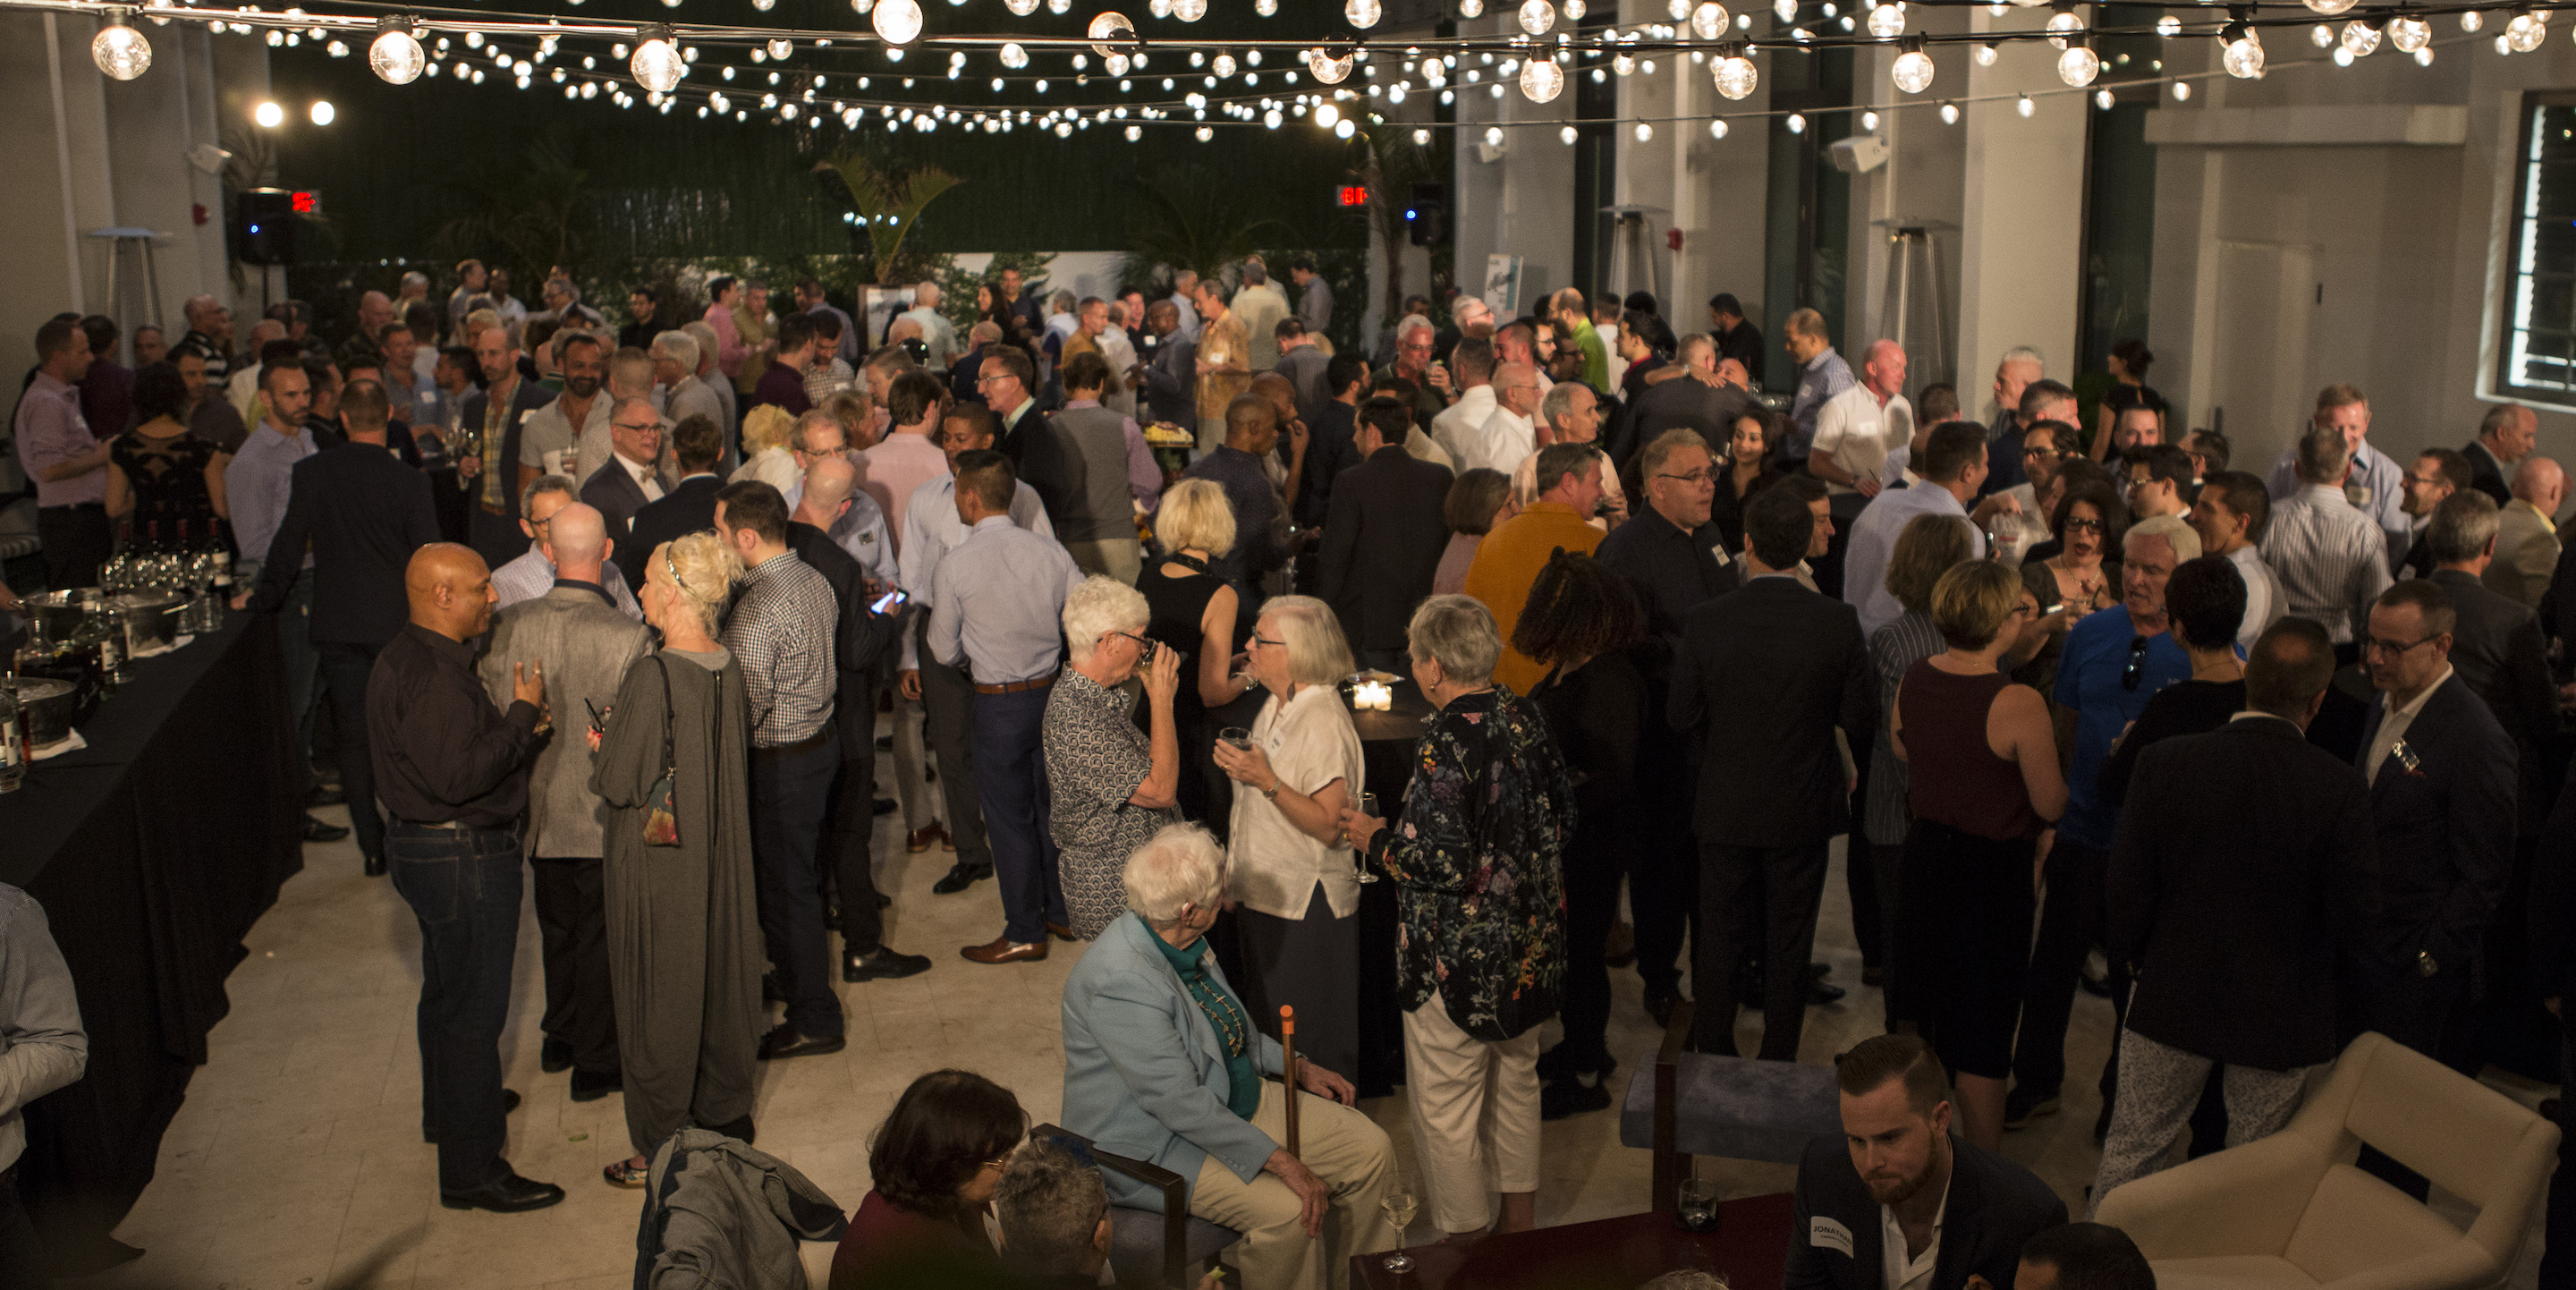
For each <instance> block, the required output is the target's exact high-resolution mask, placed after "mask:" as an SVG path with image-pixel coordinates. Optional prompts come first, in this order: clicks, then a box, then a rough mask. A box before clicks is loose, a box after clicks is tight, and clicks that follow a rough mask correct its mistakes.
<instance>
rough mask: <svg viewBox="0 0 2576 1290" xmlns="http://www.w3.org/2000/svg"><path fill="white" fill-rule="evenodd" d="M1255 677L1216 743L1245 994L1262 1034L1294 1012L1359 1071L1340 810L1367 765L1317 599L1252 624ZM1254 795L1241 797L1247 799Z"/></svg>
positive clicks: (1308, 1043)
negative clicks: (1247, 699) (1242, 709)
mask: <svg viewBox="0 0 2576 1290" xmlns="http://www.w3.org/2000/svg"><path fill="white" fill-rule="evenodd" d="M1248 670H1249V671H1250V673H1251V675H1252V679H1253V680H1255V681H1257V682H1259V683H1260V684H1261V688H1263V689H1265V690H1268V691H1269V692H1270V698H1269V699H1268V701H1266V702H1264V703H1263V704H1262V705H1261V714H1260V715H1259V716H1257V717H1255V718H1253V721H1252V729H1251V731H1250V732H1249V734H1250V738H1249V739H1248V740H1246V741H1245V742H1242V743H1229V742H1228V741H1226V740H1225V739H1223V738H1220V739H1218V740H1217V742H1216V749H1215V756H1216V764H1217V765H1219V766H1221V767H1223V768H1224V769H1225V773H1226V775H1227V776H1228V777H1229V778H1231V779H1233V780H1234V782H1235V783H1236V784H1238V785H1241V786H1242V787H1241V788H1238V789H1237V790H1236V791H1235V794H1234V813H1233V827H1232V829H1231V830H1230V832H1229V834H1228V843H1227V845H1228V847H1229V848H1230V853H1231V856H1232V859H1233V868H1234V899H1235V901H1236V904H1237V905H1238V906H1239V908H1238V910H1237V913H1236V919H1237V921H1236V928H1237V932H1238V934H1239V936H1240V940H1241V945H1242V952H1243V975H1244V982H1243V987H1244V993H1245V995H1246V996H1247V997H1249V998H1250V999H1251V1000H1252V1004H1253V1011H1254V1014H1255V1019H1256V1020H1257V1021H1258V1022H1259V1024H1260V1026H1261V1028H1262V1029H1263V1030H1264V1031H1274V1030H1275V1029H1276V1028H1277V1026H1278V1024H1279V1008H1280V1006H1281V1005H1283V1004H1285V1005H1288V1006H1291V1007H1294V1008H1295V1009H1296V1010H1297V1034H1298V1037H1299V1044H1300V1046H1301V1047H1302V1048H1304V1049H1305V1050H1306V1051H1307V1052H1308V1053H1310V1054H1312V1055H1313V1056H1314V1058H1315V1060H1317V1061H1319V1062H1322V1063H1324V1064H1325V1065H1326V1066H1330V1067H1333V1068H1335V1069H1337V1070H1352V1069H1356V1068H1357V1066H1358V1064H1359V1052H1360V1031H1359V970H1358V969H1359V911H1360V876H1359V867H1358V865H1357V863H1356V862H1355V858H1354V857H1353V855H1352V853H1351V845H1350V842H1349V841H1348V840H1347V839H1345V838H1344V837H1343V836H1342V808H1343V807H1344V806H1347V805H1351V804H1354V803H1356V802H1358V801H1359V793H1360V786H1361V781H1362V777H1363V768H1362V766H1361V763H1360V736H1359V732H1358V731H1357V730H1355V729H1353V728H1352V727H1351V712H1350V709H1349V708H1348V707H1347V706H1345V705H1344V704H1343V703H1342V696H1341V689H1340V685H1339V682H1340V681H1341V679H1342V678H1343V677H1345V676H1347V675H1349V674H1350V671H1351V649H1350V646H1349V645H1347V644H1345V643H1343V640H1342V625H1341V620H1340V619H1339V618H1337V617H1335V616H1334V614H1333V611H1332V609H1331V608H1330V607H1329V606H1327V605H1325V603H1324V602H1323V601H1320V600H1317V599H1315V598H1314V597H1312V596H1281V597H1279V598H1278V599H1275V600H1272V601H1270V602H1268V603H1267V604H1265V605H1263V606H1262V608H1261V617H1260V619H1259V620H1258V621H1256V622H1255V623H1254V624H1253V626H1252V662H1251V665H1250V667H1249V669H1248ZM1247 790H1248V791H1247Z"/></svg>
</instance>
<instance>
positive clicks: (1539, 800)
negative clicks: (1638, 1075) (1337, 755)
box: [1342, 596, 1574, 1237]
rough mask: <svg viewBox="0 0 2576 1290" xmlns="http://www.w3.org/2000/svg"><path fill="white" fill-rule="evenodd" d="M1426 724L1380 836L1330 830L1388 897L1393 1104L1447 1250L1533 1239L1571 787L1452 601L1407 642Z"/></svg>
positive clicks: (1477, 617) (1431, 605)
mask: <svg viewBox="0 0 2576 1290" xmlns="http://www.w3.org/2000/svg"><path fill="white" fill-rule="evenodd" d="M1406 639H1407V642H1408V644H1407V648H1408V649H1409V650H1410V651H1411V652H1412V655H1413V679H1414V680H1415V681H1416V682H1417V683H1419V684H1420V685H1421V686H1422V693H1423V695H1424V696H1425V697H1426V698H1429V699H1430V700H1431V704H1432V706H1433V707H1434V708H1436V709H1438V713H1437V715H1435V716H1434V717H1433V718H1432V721H1431V724H1430V725H1429V727H1428V728H1427V729H1425V730H1424V731H1423V732H1422V742H1421V744H1420V745H1419V746H1418V747H1417V748H1416V750H1415V752H1414V772H1413V785H1414V787H1413V789H1412V790H1411V791H1408V792H1407V793H1406V794H1405V799H1404V815H1403V818H1402V819H1401V820H1400V821H1398V822H1397V827H1395V828H1391V829H1390V828H1388V827H1387V821H1385V820H1382V819H1373V818H1370V817H1369V816H1366V815H1362V814H1360V813H1358V812H1356V811H1345V812H1343V814H1342V826H1343V828H1344V829H1345V830H1346V831H1347V832H1348V833H1349V835H1350V838H1351V841H1352V842H1353V843H1354V844H1355V845H1357V846H1358V847H1359V848H1360V849H1361V850H1362V851H1363V852H1364V853H1366V854H1367V855H1368V856H1369V857H1370V858H1371V859H1373V860H1375V861H1376V862H1377V864H1378V866H1379V867H1380V868H1381V869H1383V870H1385V872H1386V876H1387V877H1388V878H1390V879H1392V880H1394V882H1395V890H1396V900H1397V910H1398V913H1399V914H1400V916H1401V917H1402V919H1403V932H1402V936H1401V938H1400V939H1398V941H1397V942H1396V946H1397V949H1396V955H1397V957H1396V1002H1397V1004H1398V1005H1399V1006H1401V1007H1402V1008H1403V1009H1404V1010H1405V1013H1404V1074H1405V1097H1406V1099H1407V1100H1408V1101H1409V1102H1410V1103H1411V1104H1412V1106H1411V1109H1412V1117H1411V1118H1412V1121H1413V1141H1414V1158H1415V1160H1416V1161H1417V1162H1418V1163H1419V1164H1420V1166H1421V1169H1422V1177H1423V1182H1424V1186H1425V1188H1426V1189H1427V1190H1428V1191H1429V1193H1430V1207H1431V1218H1432V1221H1434V1222H1436V1223H1438V1224H1439V1225H1440V1230H1442V1231H1444V1232H1448V1233H1450V1234H1451V1235H1453V1236H1462V1237H1463V1236H1472V1235H1475V1234H1478V1233H1481V1232H1483V1231H1485V1230H1486V1228H1487V1227H1488V1226H1489V1225H1491V1224H1492V1223H1493V1221H1494V1202H1493V1193H1494V1192H1496V1191H1499V1192H1501V1193H1502V1223H1501V1225H1500V1227H1499V1228H1497V1229H1496V1230H1498V1231H1504V1232H1522V1231H1527V1230H1529V1229H1530V1228H1532V1227H1535V1226H1537V1223H1538V1214H1537V1200H1538V1123H1539V1079H1538V1025H1539V1023H1540V1022H1543V1021H1545V1020H1547V1019H1548V1018H1550V1017H1552V1016H1555V1015H1556V1010H1557V1005H1558V1004H1559V1002H1560V1001H1561V1000H1562V999H1563V996H1564V990H1565V878H1564V871H1563V857H1564V854H1565V848H1566V844H1567V842H1568V841H1569V840H1570V839H1571V838H1572V836H1573V833H1574V785H1573V782H1572V777H1571V776H1569V775H1568V774H1567V773H1566V769H1565V763H1564V761H1563V760H1562V759H1561V758H1560V757H1559V756H1558V754H1557V750H1556V744H1555V741H1554V740H1553V739H1551V738H1550V737H1549V735H1548V729H1547V723H1546V721H1545V720H1544V719H1542V718H1541V717H1540V715H1539V712H1538V709H1537V708H1536V707H1535V706H1534V705H1533V704H1532V703H1531V702H1530V701H1529V700H1527V699H1524V698H1521V697H1520V696H1518V695H1516V694H1513V693H1512V692H1511V690H1510V688H1509V687H1507V686H1499V685H1496V684H1494V661H1495V660H1496V659H1497V658H1500V657H1501V656H1502V652H1503V642H1502V638H1501V636H1500V634H1498V633H1497V632H1496V631H1495V629H1494V616H1493V614H1492V613H1491V612H1489V611H1488V610H1487V609H1486V608H1485V606H1484V605H1483V604H1482V603H1480V602H1478V601H1476V600H1474V599H1472V598H1470V597H1467V596H1433V597H1432V598H1430V599H1429V600H1425V601H1423V602H1422V607H1421V608H1419V609H1416V610H1414V611H1413V622H1412V624H1411V625H1410V626H1409V627H1408V628H1407V629H1406Z"/></svg>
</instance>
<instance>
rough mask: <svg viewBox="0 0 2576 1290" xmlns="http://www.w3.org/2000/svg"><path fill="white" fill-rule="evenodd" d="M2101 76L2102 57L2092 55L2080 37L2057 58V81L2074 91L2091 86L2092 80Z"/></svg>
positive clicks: (2087, 43) (2089, 48) (2091, 48)
mask: <svg viewBox="0 0 2576 1290" xmlns="http://www.w3.org/2000/svg"><path fill="white" fill-rule="evenodd" d="M2101 74H2102V56H2101V55H2099V54H2096V53H2094V52H2093V47H2092V45H2091V44H2090V43H2089V42H2087V41H2086V40H2085V38H2084V37H2082V36H2077V37H2075V38H2074V40H2073V41H2072V42H2071V43H2069V44H2068V45H2067V47H2066V52H2065V53H2063V54H2059V55H2058V56H2057V79H2059V80H2061V81H2064V82H2066V83H2067V84H2068V85H2070V86H2072V87H2074V88H2076V89H2079V90H2080V89H2082V88H2084V87H2085V86H2087V85H2090V84H2092V83H2093V78H2094V77H2096V76H2099V75H2101Z"/></svg>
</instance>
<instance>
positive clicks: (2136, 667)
mask: <svg viewBox="0 0 2576 1290" xmlns="http://www.w3.org/2000/svg"><path fill="white" fill-rule="evenodd" d="M2146 666H2147V638H2146V637H2144V636H2132V637H2130V638H2129V665H2128V666H2127V667H2124V668H2121V669H2120V688H2121V689H2123V690H2128V691H2130V692H2132V693H2135V692H2136V690H2137V688H2138V681H2139V679H2140V677H2141V676H2142V675H2143V674H2144V673H2145V671H2146Z"/></svg>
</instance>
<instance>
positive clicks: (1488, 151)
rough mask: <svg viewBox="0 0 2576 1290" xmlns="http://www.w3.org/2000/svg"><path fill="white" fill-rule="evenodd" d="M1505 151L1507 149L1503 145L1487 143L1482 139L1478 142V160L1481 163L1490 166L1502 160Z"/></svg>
mask: <svg viewBox="0 0 2576 1290" xmlns="http://www.w3.org/2000/svg"><path fill="white" fill-rule="evenodd" d="M1505 151H1506V149H1505V148H1504V146H1503V145H1502V144H1499V143H1487V142H1485V141H1484V140H1482V139H1479V140H1477V141H1476V160H1478V161H1481V162H1483V163H1485V164H1486V165H1488V166H1490V165H1492V164H1494V163H1495V162H1497V161H1500V160H1502V159H1503V153H1504V152H1505Z"/></svg>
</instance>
